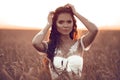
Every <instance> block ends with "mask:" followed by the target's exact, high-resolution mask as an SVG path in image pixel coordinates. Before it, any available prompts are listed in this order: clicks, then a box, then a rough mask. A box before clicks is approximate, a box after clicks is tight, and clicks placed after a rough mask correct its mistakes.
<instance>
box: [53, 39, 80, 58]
mask: <svg viewBox="0 0 120 80" xmlns="http://www.w3.org/2000/svg"><path fill="white" fill-rule="evenodd" d="M77 48H78V40H76V41H75V43H74V44H73V45H72V46H71V47H70V48H69V50H68V52H67V53H66V54H63V52H62V50H60V49H59V48H56V50H55V52H56V55H59V54H60V55H62V57H68V55H72V54H73V52H75V51H77Z"/></svg>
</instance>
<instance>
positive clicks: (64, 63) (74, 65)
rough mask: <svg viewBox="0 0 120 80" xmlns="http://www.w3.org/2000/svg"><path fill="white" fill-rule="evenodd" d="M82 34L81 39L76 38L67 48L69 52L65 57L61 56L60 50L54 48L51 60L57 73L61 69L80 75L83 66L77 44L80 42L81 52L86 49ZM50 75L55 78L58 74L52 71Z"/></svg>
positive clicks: (59, 72) (60, 71)
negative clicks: (53, 55)
mask: <svg viewBox="0 0 120 80" xmlns="http://www.w3.org/2000/svg"><path fill="white" fill-rule="evenodd" d="M83 37H84V36H82V37H81V39H79V40H77V41H76V42H75V44H74V45H73V46H72V47H71V48H70V49H69V52H68V53H67V55H66V56H67V57H66V58H65V57H63V56H61V55H62V52H61V50H59V49H56V50H55V54H56V55H55V57H54V60H53V65H54V67H55V70H56V72H57V73H58V74H61V73H62V71H64V70H66V71H67V72H73V73H74V74H76V75H79V77H81V72H82V67H83V57H81V56H80V55H78V54H80V53H78V50H77V49H78V46H79V45H80V44H81V46H82V52H83V51H84V50H88V48H85V47H84V44H83V41H82V39H83ZM51 74H52V77H53V78H55V77H57V76H58V74H55V73H54V72H52V73H51Z"/></svg>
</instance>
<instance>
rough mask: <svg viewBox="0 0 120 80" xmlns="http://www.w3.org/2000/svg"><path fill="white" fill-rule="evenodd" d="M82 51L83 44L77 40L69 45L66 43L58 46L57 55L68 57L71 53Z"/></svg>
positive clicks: (75, 53)
mask: <svg viewBox="0 0 120 80" xmlns="http://www.w3.org/2000/svg"><path fill="white" fill-rule="evenodd" d="M81 52H82V51H81V46H80V44H79V41H76V42H75V43H73V44H68V45H64V46H62V47H60V48H56V49H55V56H60V57H64V58H67V57H69V56H71V55H80V53H81Z"/></svg>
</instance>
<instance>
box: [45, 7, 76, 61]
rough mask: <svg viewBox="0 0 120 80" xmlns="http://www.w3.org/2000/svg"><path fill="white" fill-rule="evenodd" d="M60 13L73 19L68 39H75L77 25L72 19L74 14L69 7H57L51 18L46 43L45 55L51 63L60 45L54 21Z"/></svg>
mask: <svg viewBox="0 0 120 80" xmlns="http://www.w3.org/2000/svg"><path fill="white" fill-rule="evenodd" d="M61 13H68V14H70V15H71V17H72V19H73V29H72V31H71V32H70V38H71V39H76V37H77V25H76V20H75V18H74V14H73V12H72V9H71V8H70V7H59V8H57V9H56V10H55V12H54V16H53V19H52V21H53V23H52V28H51V32H50V36H49V42H48V49H47V55H48V58H49V59H50V60H51V61H52V62H53V57H54V55H55V49H56V47H58V45H59V44H60V33H59V32H58V31H57V25H56V21H57V19H58V16H59V15H60V14H61Z"/></svg>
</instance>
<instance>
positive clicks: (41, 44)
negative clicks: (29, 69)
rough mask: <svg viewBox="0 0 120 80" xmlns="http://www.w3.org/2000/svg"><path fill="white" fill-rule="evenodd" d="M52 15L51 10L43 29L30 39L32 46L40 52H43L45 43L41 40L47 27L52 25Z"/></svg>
mask: <svg viewBox="0 0 120 80" xmlns="http://www.w3.org/2000/svg"><path fill="white" fill-rule="evenodd" d="M52 16H53V12H50V13H49V15H48V24H47V25H46V27H45V28H44V29H42V30H41V31H40V32H38V33H37V34H36V35H35V36H34V38H33V40H32V44H33V46H34V47H35V48H36V49H37V50H38V51H40V52H43V51H44V50H45V48H46V43H45V42H44V41H43V40H44V38H45V36H46V34H47V32H48V30H49V28H50V27H51V26H52Z"/></svg>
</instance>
